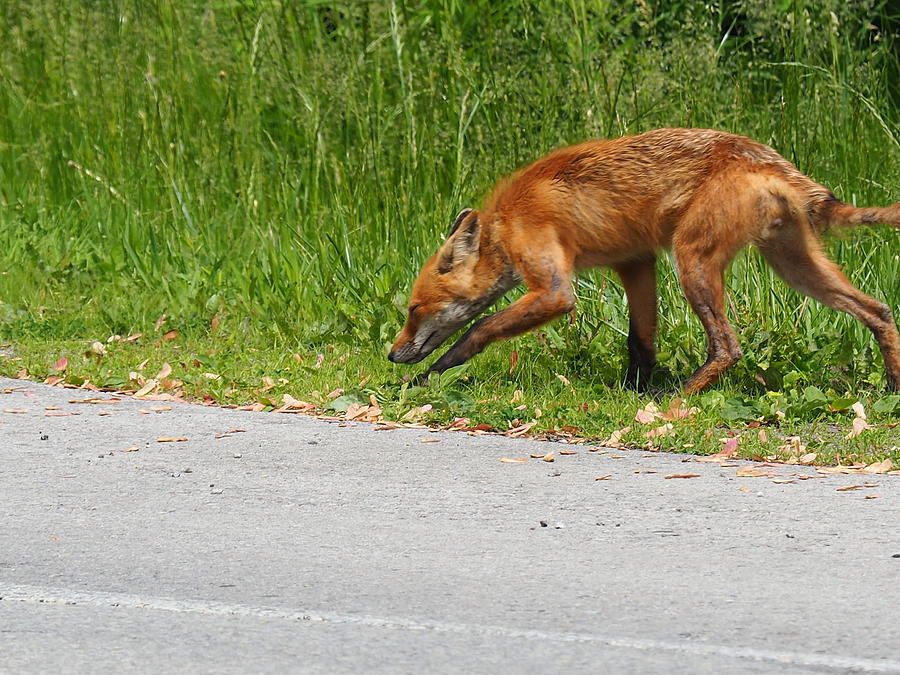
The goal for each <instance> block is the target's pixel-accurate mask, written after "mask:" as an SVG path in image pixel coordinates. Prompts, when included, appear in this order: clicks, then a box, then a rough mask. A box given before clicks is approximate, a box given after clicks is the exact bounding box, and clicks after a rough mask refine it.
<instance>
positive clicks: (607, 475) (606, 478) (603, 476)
mask: <svg viewBox="0 0 900 675" xmlns="http://www.w3.org/2000/svg"><path fill="white" fill-rule="evenodd" d="M610 478H612V474H611V473H607V474H604V475H602V476H597V477H596V478H595V479H594V480H608V479H610Z"/></svg>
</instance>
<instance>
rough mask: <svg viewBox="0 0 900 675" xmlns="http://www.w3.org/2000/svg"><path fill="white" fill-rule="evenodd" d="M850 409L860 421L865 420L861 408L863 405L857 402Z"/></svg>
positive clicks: (864, 414) (863, 410)
mask: <svg viewBox="0 0 900 675" xmlns="http://www.w3.org/2000/svg"><path fill="white" fill-rule="evenodd" d="M850 409H851V410H852V411H853V412H854V413H856V416H857V417H859V418H860V419H866V409H865V408H863V404H862V403H860V402H859V401H857V402H856V403H854V404H853V405H851V406H850Z"/></svg>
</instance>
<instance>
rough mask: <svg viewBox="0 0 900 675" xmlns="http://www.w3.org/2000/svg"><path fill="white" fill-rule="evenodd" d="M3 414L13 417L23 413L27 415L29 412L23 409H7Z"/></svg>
mask: <svg viewBox="0 0 900 675" xmlns="http://www.w3.org/2000/svg"><path fill="white" fill-rule="evenodd" d="M3 412H5V413H10V414H13V415H21V414H23V413H27V412H28V411H27V410H25V409H23V408H6V409H5V410H4V411H3Z"/></svg>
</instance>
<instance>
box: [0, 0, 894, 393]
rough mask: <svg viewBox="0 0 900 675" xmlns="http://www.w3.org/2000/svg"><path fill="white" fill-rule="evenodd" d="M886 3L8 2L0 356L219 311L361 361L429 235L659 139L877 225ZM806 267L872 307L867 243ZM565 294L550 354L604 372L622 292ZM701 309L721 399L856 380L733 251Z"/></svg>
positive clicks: (820, 314)
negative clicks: (755, 149) (704, 145)
mask: <svg viewBox="0 0 900 675" xmlns="http://www.w3.org/2000/svg"><path fill="white" fill-rule="evenodd" d="M885 4H886V3H885V2H876V1H874V0H869V1H864V0H854V1H853V2H849V3H848V2H846V0H819V1H818V2H811V1H807V0H784V1H781V2H777V3H770V2H762V0H745V1H735V0H731V1H724V0H723V1H722V2H720V3H705V2H695V1H689V0H681V1H678V2H661V1H660V0H646V1H645V2H641V3H635V4H634V5H631V3H614V2H609V1H608V0H592V1H591V0H566V2H558V1H555V0H553V1H551V0H534V1H533V2H528V3H523V2H512V1H510V0H507V1H503V0H501V1H497V0H494V1H492V2H488V1H481V0H478V1H466V2H463V1H461V0H422V1H419V2H401V1H398V0H392V1H386V2H327V3H326V2H319V1H314V0H307V1H301V2H278V1H276V0H255V1H251V0H219V1H209V0H207V1H205V2H203V1H200V0H186V1H185V2H165V1H163V0H158V1H151V2H146V1H143V0H140V1H139V0H101V1H88V0H73V1H72V2H66V3H58V2H52V1H51V0H27V1H26V0H7V2H5V3H3V6H2V8H0V44H2V46H0V236H2V241H3V246H2V247H0V267H2V273H0V333H2V334H3V336H5V337H6V338H7V339H23V338H25V337H27V336H50V337H61V336H69V337H71V336H76V337H79V336H84V337H92V336H95V335H97V334H99V333H125V332H128V331H132V330H137V329H140V328H142V327H145V326H147V325H149V324H151V323H152V322H153V321H154V320H155V319H156V317H158V316H159V315H160V314H162V313H167V314H169V315H170V316H171V317H172V318H171V319H170V323H173V324H177V325H179V326H180V327H181V328H182V330H184V331H188V332H194V333H195V334H197V335H202V334H203V332H204V331H206V330H208V327H209V325H210V320H211V319H212V317H213V316H217V315H218V316H220V317H223V325H225V326H226V327H228V330H231V331H233V332H240V333H241V334H243V335H245V336H246V339H247V340H248V341H250V342H252V341H253V340H271V339H275V340H279V341H284V342H287V343H289V344H303V343H306V344H322V343H327V342H341V341H343V342H352V343H353V344H356V345H359V347H360V349H362V350H368V351H370V352H371V353H372V354H373V355H378V356H380V355H381V354H383V350H384V346H385V344H386V343H387V342H388V341H389V340H390V339H391V338H392V336H393V334H394V333H395V331H396V330H397V328H398V327H399V325H400V322H401V321H402V313H401V311H400V309H399V308H402V305H403V302H404V300H405V294H406V292H407V290H408V286H409V284H410V281H411V279H412V278H413V276H414V274H415V272H416V270H417V268H418V265H419V264H420V263H421V261H422V260H423V259H424V258H425V256H426V255H427V254H429V253H430V252H431V251H432V250H433V249H434V248H435V246H436V245H437V243H438V242H439V241H440V238H441V236H442V234H443V232H444V231H445V230H446V228H447V226H448V224H449V221H450V219H451V218H452V216H453V215H454V214H455V213H456V211H458V210H459V209H460V208H461V207H463V206H466V205H472V204H475V203H477V202H478V201H479V199H480V198H481V197H482V196H483V195H484V194H485V193H486V192H487V191H488V190H489V189H490V187H491V186H492V184H493V182H494V181H495V180H496V179H497V178H498V177H499V176H500V175H502V174H505V173H509V172H510V171H511V170H513V169H515V168H516V167H517V166H519V165H521V164H523V163H526V162H528V161H530V160H532V159H534V158H536V157H537V156H539V155H541V154H543V153H544V152H546V151H548V150H549V149H551V148H553V147H555V146H558V145H561V144H564V143H570V142H575V141H578V140H582V139H584V138H588V137H598V136H612V135H619V134H623V133H634V132H640V131H644V130H647V129H651V128H654V127H659V126H701V127H706V126H708V127H717V128H722V129H728V130H732V131H735V132H738V133H742V134H746V135H749V136H752V137H754V138H756V139H758V140H761V141H763V142H768V143H770V144H771V145H773V146H774V147H775V148H776V149H778V150H779V151H781V152H782V154H784V155H785V156H786V157H788V158H789V159H791V160H792V161H794V162H795V163H797V164H798V165H799V166H800V168H801V169H802V170H804V171H806V172H807V173H809V174H811V175H812V176H814V177H815V178H816V179H818V180H819V181H820V182H823V183H825V184H827V185H829V186H830V187H832V188H834V190H835V191H836V192H837V193H838V195H839V196H841V197H842V198H844V199H846V200H849V201H856V202H858V203H873V204H880V203H887V202H892V201H897V200H900V194H898V190H897V188H896V187H895V186H896V185H897V184H898V180H897V179H898V177H900V166H898V160H900V128H898V126H897V121H898V120H897V116H896V114H895V112H894V105H893V104H892V100H891V84H892V83H891V82H890V81H889V80H888V73H890V72H896V71H897V60H896V57H895V52H894V47H893V35H891V34H890V30H889V29H888V28H887V27H889V26H891V25H894V24H892V23H891V17H888V16H885V14H884V10H883V6H884V5H885ZM876 26H879V27H880V28H876ZM830 248H831V250H832V252H833V254H834V255H835V257H836V258H837V259H839V260H840V261H841V263H842V264H843V266H844V267H845V269H847V271H848V273H849V275H850V277H851V278H852V279H853V280H854V282H856V283H858V284H859V285H860V286H861V287H862V288H863V289H865V290H866V291H867V292H869V293H871V294H873V295H876V296H878V297H881V298H884V299H887V300H888V302H889V303H891V304H892V305H893V306H894V307H895V308H897V302H898V299H900V262H898V253H900V244H898V241H897V236H896V233H895V232H892V231H891V232H888V231H875V230H873V231H870V232H858V233H854V234H853V235H852V236H851V237H848V238H846V239H835V240H833V241H832V243H831V244H830ZM578 292H579V296H580V300H581V301H580V311H581V314H580V315H579V318H578V320H577V321H576V322H575V323H574V324H565V323H561V324H558V325H556V326H555V327H553V328H551V329H550V331H551V333H550V334H551V338H552V341H551V342H552V346H554V351H553V353H555V354H556V355H557V357H558V358H566V359H575V360H577V361H578V362H579V363H583V365H584V367H585V368H597V369H599V370H601V371H602V372H604V373H609V372H612V371H613V370H617V369H618V368H619V367H620V365H621V363H620V362H621V358H622V353H621V351H620V350H618V349H615V350H611V349H610V348H609V347H608V344H609V342H610V338H611V337H612V336H616V335H618V334H619V333H621V332H622V331H623V330H624V329H625V327H626V326H627V319H626V316H625V308H624V303H623V300H622V292H621V289H619V287H618V286H617V284H616V282H615V280H614V279H612V278H611V277H609V276H608V275H606V274H605V273H603V272H602V271H601V272H592V273H589V274H587V275H585V277H583V278H582V280H581V281H580V283H579V286H578ZM660 292H661V300H660V302H661V309H662V323H661V333H662V335H661V342H662V345H663V350H664V353H663V357H664V358H665V359H666V363H667V365H668V366H669V367H670V368H672V369H673V370H674V371H676V372H677V373H686V372H688V371H690V370H691V369H692V368H693V367H694V366H696V364H697V363H698V360H699V354H700V353H702V349H703V347H702V344H703V343H702V333H701V331H700V329H699V324H698V323H696V321H695V319H694V318H693V317H692V316H691V314H690V312H689V310H688V308H687V305H686V303H685V302H684V300H683V299H682V298H681V294H680V291H679V289H678V285H677V283H676V280H675V278H674V275H673V273H672V271H671V269H670V268H668V267H665V266H664V267H663V269H662V275H661V280H660ZM729 300H730V303H731V308H732V311H733V313H734V318H735V319H736V321H737V323H738V324H739V326H741V327H743V328H745V329H746V330H745V331H744V333H743V334H744V343H745V347H746V351H747V354H748V358H747V360H746V363H745V365H744V366H743V367H744V371H742V372H743V373H744V375H743V376H744V377H747V378H750V377H751V375H756V374H759V373H760V372H764V373H771V374H773V377H774V378H775V380H777V379H778V378H779V377H780V376H781V374H782V373H785V372H789V371H791V370H798V369H799V370H801V371H805V370H809V368H810V365H809V364H810V360H809V359H810V350H812V351H814V352H816V353H817V354H818V356H817V357H816V358H817V359H819V361H818V362H819V363H820V365H830V366H836V367H840V368H849V372H850V373H851V374H857V375H858V374H862V375H868V374H869V373H870V372H877V370H878V368H876V367H875V366H874V365H873V361H877V359H878V358H879V357H878V356H877V354H873V351H872V344H873V343H872V340H871V338H870V336H869V335H868V334H867V333H866V332H865V330H864V329H862V328H861V327H859V326H857V325H856V324H855V323H854V322H853V321H852V320H849V319H845V318H844V317H838V316H837V315H836V314H835V313H834V312H833V311H832V310H828V309H823V308H820V307H819V306H817V305H816V304H814V303H808V302H805V301H803V300H802V299H800V298H798V297H797V296H795V295H794V294H793V293H792V292H790V291H789V290H787V289H786V288H785V287H784V286H783V285H782V284H780V283H779V282H777V281H774V280H773V278H772V275H771V274H770V273H769V272H768V270H767V268H765V266H764V265H763V264H762V263H761V262H760V260H759V257H758V256H757V255H755V254H754V253H752V252H751V253H748V254H746V255H742V256H741V257H740V258H739V259H738V260H737V261H736V263H735V264H734V266H733V268H732V271H731V274H730V294H729ZM528 344H530V343H528ZM533 347H534V350H535V353H537V352H538V351H539V350H540V349H543V347H542V346H541V345H538V344H537V343H534V345H533ZM523 349H524V350H526V351H527V350H528V349H529V347H528V346H527V344H525V346H524V347H523ZM738 376H739V377H741V376H742V375H741V371H739V373H738ZM773 384H775V385H777V384H778V382H777V381H775V382H773Z"/></svg>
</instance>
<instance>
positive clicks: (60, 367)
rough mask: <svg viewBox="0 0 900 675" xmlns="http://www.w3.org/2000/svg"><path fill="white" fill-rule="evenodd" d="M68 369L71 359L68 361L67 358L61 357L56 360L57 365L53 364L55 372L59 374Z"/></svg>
mask: <svg viewBox="0 0 900 675" xmlns="http://www.w3.org/2000/svg"><path fill="white" fill-rule="evenodd" d="M68 367H69V359H67V358H66V357H65V356H60V357H59V358H58V359H57V360H56V363H54V364H53V370H55V371H56V372H58V373H61V372H63V371H65V369H66V368H68Z"/></svg>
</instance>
